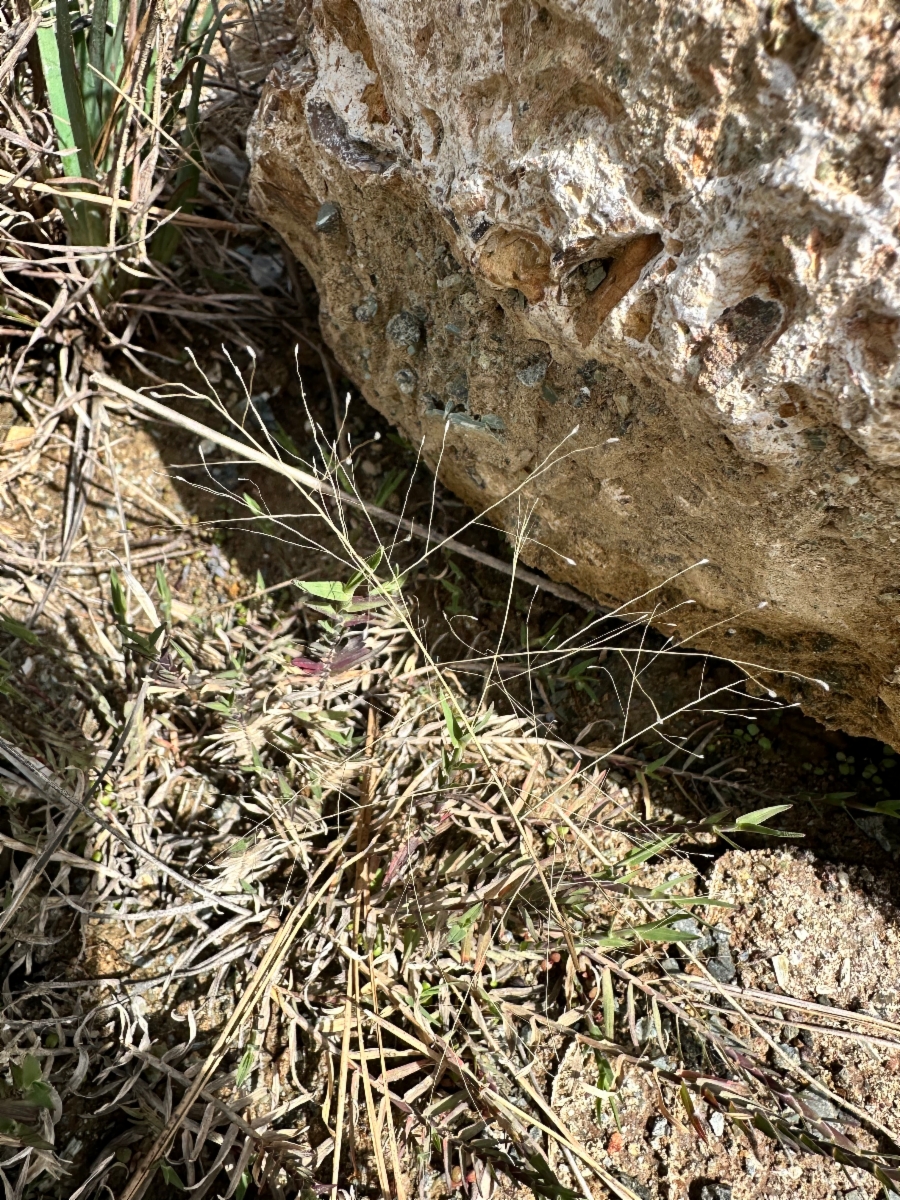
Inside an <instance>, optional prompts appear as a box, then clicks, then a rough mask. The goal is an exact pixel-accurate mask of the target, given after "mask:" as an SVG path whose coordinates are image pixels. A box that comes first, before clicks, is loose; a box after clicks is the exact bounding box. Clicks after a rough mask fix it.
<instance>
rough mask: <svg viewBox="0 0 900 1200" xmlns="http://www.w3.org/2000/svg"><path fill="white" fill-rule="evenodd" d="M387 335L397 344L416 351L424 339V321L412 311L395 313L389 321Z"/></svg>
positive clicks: (410, 350)
mask: <svg viewBox="0 0 900 1200" xmlns="http://www.w3.org/2000/svg"><path fill="white" fill-rule="evenodd" d="M384 332H385V335H386V337H387V339H388V341H390V342H393V343H394V345H395V346H401V347H403V348H404V349H406V350H408V351H409V352H410V353H414V352H415V350H416V349H417V348H418V345H419V343H420V342H421V340H422V322H421V321H420V320H419V319H418V317H414V316H413V314H412V313H410V312H406V311H405V310H404V311H403V312H398V313H395V314H394V316H392V317H391V319H390V320H389V321H388V323H387V327H386V329H385V331H384Z"/></svg>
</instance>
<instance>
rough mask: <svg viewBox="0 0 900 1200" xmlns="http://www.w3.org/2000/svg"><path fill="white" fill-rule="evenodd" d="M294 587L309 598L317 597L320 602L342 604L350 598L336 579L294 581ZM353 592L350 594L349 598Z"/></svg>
mask: <svg viewBox="0 0 900 1200" xmlns="http://www.w3.org/2000/svg"><path fill="white" fill-rule="evenodd" d="M294 587H298V588H299V589H300V591H301V592H306V593H307V594H308V595H310V596H318V597H319V598H320V599H322V600H334V601H336V602H337V603H338V604H343V603H344V601H345V600H348V599H349V598H350V597H349V596H348V595H347V592H346V590H345V588H344V585H343V584H342V583H339V582H338V580H336V579H318V580H316V579H295V580H294ZM352 595H353V592H352V591H351V592H350V596H352Z"/></svg>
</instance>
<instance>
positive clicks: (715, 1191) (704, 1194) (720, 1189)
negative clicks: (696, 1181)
mask: <svg viewBox="0 0 900 1200" xmlns="http://www.w3.org/2000/svg"><path fill="white" fill-rule="evenodd" d="M700 1200H731V1188H730V1187H729V1186H728V1184H727V1183H704V1185H703V1187H702V1188H701V1189H700Z"/></svg>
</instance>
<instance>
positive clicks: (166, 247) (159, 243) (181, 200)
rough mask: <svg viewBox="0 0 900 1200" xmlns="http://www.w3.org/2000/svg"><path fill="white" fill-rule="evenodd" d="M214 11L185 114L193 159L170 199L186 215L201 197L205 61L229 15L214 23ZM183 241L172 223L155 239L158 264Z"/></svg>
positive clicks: (218, 17) (183, 167)
mask: <svg viewBox="0 0 900 1200" xmlns="http://www.w3.org/2000/svg"><path fill="white" fill-rule="evenodd" d="M212 12H213V7H212V5H211V4H209V5H207V8H206V11H205V12H204V14H203V20H202V23H201V29H205V30H206V37H205V38H204V39H203V44H202V45H201V47H200V53H199V54H198V56H197V60H196V63H195V65H194V70H193V78H192V80H191V96H190V100H189V101H188V106H187V112H186V113H185V129H184V136H183V138H182V142H181V144H182V146H183V147H184V149H185V151H186V152H187V154H188V155H189V158H188V160H187V161H186V162H183V163H182V164H181V166H180V167H179V168H178V171H177V173H176V175H175V187H174V189H173V192H172V195H171V197H170V199H169V207H171V208H180V209H181V210H182V211H183V212H192V211H193V207H194V204H193V202H194V200H195V199H196V198H197V191H198V189H199V186H200V164H199V161H198V156H199V150H200V143H199V139H198V137H197V130H198V127H199V123H200V95H201V92H202V91H203V73H204V71H205V69H206V63H205V62H204V58H205V56H206V55H207V54H209V52H210V50H211V49H212V44H213V41H214V39H215V38H216V36H217V35H218V32H219V29H220V27H221V25H222V20H223V18H224V16H225V13H224V12H221V13H216V19H215V20H214V21H213V20H211V14H212ZM207 26H208V27H207ZM180 240H181V230H180V229H179V228H178V226H177V225H172V224H171V222H170V223H169V224H168V225H166V226H165V227H164V228H163V229H161V230H160V231H159V233H158V234H157V235H156V237H154V239H153V245H152V252H153V257H154V258H155V259H157V261H158V262H162V263H167V262H169V261H170V260H171V258H172V255H173V254H174V253H175V251H176V249H177V248H178V243H179V241H180Z"/></svg>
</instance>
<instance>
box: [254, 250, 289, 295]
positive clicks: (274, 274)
mask: <svg viewBox="0 0 900 1200" xmlns="http://www.w3.org/2000/svg"><path fill="white" fill-rule="evenodd" d="M248 261H249V263H250V278H251V279H252V280H253V282H254V283H255V284H256V286H257V287H258V288H270V287H275V285H276V284H277V283H278V281H279V280H280V279H281V277H282V275H284V260H283V259H282V257H281V255H280V254H253V255H251V257H250V259H249V260H248Z"/></svg>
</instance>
